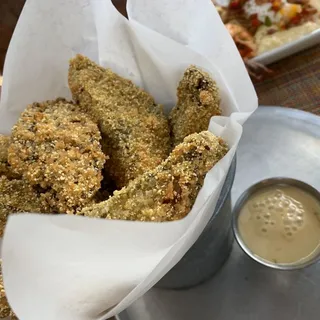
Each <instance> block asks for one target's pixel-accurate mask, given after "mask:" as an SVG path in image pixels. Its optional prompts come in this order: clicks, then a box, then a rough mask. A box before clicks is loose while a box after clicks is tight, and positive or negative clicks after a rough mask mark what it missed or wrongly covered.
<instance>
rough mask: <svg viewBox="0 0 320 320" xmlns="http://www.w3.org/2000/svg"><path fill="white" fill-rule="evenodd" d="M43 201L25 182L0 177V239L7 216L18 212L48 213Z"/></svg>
mask: <svg viewBox="0 0 320 320" xmlns="http://www.w3.org/2000/svg"><path fill="white" fill-rule="evenodd" d="M49 211H50V210H49V208H48V206H47V205H46V201H45V199H44V198H43V197H42V195H41V194H40V193H38V192H37V191H36V190H35V189H33V188H32V187H31V186H30V185H29V184H28V183H27V182H26V181H24V180H18V179H13V180H11V179H8V178H7V177H6V176H2V177H0V237H2V236H3V231H4V228H5V225H6V223H7V219H8V216H9V214H11V213H18V212H32V213H41V212H49Z"/></svg>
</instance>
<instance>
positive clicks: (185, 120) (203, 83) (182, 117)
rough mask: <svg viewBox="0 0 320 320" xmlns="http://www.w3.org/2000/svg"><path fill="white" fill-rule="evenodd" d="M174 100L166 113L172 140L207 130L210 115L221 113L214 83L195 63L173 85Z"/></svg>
mask: <svg viewBox="0 0 320 320" xmlns="http://www.w3.org/2000/svg"><path fill="white" fill-rule="evenodd" d="M177 96H178V102H177V105H176V106H175V107H174V108H173V109H172V111H171V113H170V115H169V121H170V126H171V130H172V136H173V143H174V145H177V144H179V143H181V142H182V141H183V139H184V138H185V137H186V136H188V135H189V134H192V133H196V132H201V131H204V130H208V126H209V122H210V119H211V117H212V116H217V115H221V109H220V96H219V90H218V87H217V85H216V83H215V81H214V80H213V79H211V77H210V76H209V74H208V73H206V72H204V71H202V70H200V69H199V68H197V67H195V66H190V67H189V68H188V69H187V70H186V71H185V72H184V75H183V77H182V79H181V81H180V83H179V86H178V89H177Z"/></svg>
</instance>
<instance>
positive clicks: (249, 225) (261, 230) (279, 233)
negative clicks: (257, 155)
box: [238, 186, 320, 264]
mask: <svg viewBox="0 0 320 320" xmlns="http://www.w3.org/2000/svg"><path fill="white" fill-rule="evenodd" d="M238 229H239V233H240V236H241V238H242V239H243V242H244V243H245V244H246V246H247V247H248V248H249V249H250V250H251V251H252V252H253V253H254V254H255V255H256V256H259V257H260V258H263V259H264V260H267V261H269V262H272V263H279V264H292V263H296V262H304V261H308V260H309V259H311V258H313V257H314V256H315V255H316V254H318V253H319V251H320V202H319V201H318V200H317V199H316V198H315V197H313V196H312V195H310V194H309V193H307V192H305V191H303V190H301V189H299V188H297V187H293V186H277V187H268V188H265V189H262V190H259V191H257V192H256V193H254V194H253V195H252V196H251V197H250V198H249V199H248V200H247V202H246V203H245V205H244V206H243V207H242V209H241V211H240V214H239V218H238Z"/></svg>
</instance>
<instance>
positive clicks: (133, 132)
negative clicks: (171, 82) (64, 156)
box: [69, 55, 170, 188]
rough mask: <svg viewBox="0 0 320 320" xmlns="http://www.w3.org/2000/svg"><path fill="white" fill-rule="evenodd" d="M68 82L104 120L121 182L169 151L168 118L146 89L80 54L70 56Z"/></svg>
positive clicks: (111, 165) (110, 164) (112, 168)
mask: <svg viewBox="0 0 320 320" xmlns="http://www.w3.org/2000/svg"><path fill="white" fill-rule="evenodd" d="M69 86H70V89H71V92H72V95H73V98H74V99H75V101H77V102H79V103H80V105H81V106H82V107H84V108H85V109H86V110H87V111H88V112H89V113H90V114H91V115H92V116H93V117H94V119H95V120H96V121H97V122H98V123H99V127H100V130H101V132H102V138H103V147H104V150H105V151H106V152H107V153H108V154H109V155H110V160H108V161H107V163H106V168H107V169H108V172H109V174H110V176H111V178H112V179H113V180H114V181H115V183H116V185H117V187H118V188H119V187H123V186H125V185H127V184H128V182H129V181H130V180H132V179H134V178H136V177H138V176H139V175H140V174H142V173H144V172H145V171H147V170H150V169H153V168H155V167H156V166H157V165H159V164H160V163H161V161H162V160H163V159H165V158H166V157H167V156H168V154H169V151H170V136H169V127H168V121H167V119H166V118H165V116H164V114H163V111H162V107H161V106H160V105H157V104H155V102H154V99H153V98H152V97H151V96H150V95H149V94H148V93H147V92H145V91H144V90H142V89H140V88H138V87H137V86H136V85H134V84H133V83H132V82H131V81H130V80H127V79H124V78H122V77H120V76H119V75H117V74H115V73H113V72H112V71H111V70H108V69H107V70H106V69H104V68H102V67H100V66H98V65H96V64H95V63H94V62H92V61H90V60H89V59H88V58H86V57H83V56H81V55H77V56H76V57H75V58H74V59H72V60H71V61H70V68H69Z"/></svg>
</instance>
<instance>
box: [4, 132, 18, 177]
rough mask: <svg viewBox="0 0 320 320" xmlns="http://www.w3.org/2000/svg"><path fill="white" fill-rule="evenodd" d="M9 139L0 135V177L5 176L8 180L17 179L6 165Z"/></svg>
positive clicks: (7, 164)
mask: <svg viewBox="0 0 320 320" xmlns="http://www.w3.org/2000/svg"><path fill="white" fill-rule="evenodd" d="M9 144H10V137H8V136H4V135H1V134H0V176H2V175H5V176H6V177H8V178H12V179H14V178H17V177H18V176H17V175H16V174H14V173H13V171H12V170H11V167H10V165H9V163H8V148H9Z"/></svg>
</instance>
